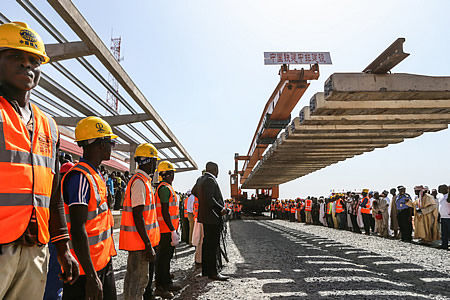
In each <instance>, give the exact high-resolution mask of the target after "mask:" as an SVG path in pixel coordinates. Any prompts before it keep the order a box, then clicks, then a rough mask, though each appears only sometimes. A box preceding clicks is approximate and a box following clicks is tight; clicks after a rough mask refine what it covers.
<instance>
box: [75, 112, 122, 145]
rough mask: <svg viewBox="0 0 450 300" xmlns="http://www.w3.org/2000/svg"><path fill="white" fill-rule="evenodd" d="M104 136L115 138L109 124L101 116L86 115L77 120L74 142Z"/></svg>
mask: <svg viewBox="0 0 450 300" xmlns="http://www.w3.org/2000/svg"><path fill="white" fill-rule="evenodd" d="M105 137H110V138H111V139H115V138H117V135H115V134H113V132H112V130H111V126H109V124H108V123H107V122H106V121H105V120H103V119H102V118H99V117H87V118H84V119H83V120H81V121H80V122H78V124H77V127H75V142H81V141H86V140H90V139H98V138H105Z"/></svg>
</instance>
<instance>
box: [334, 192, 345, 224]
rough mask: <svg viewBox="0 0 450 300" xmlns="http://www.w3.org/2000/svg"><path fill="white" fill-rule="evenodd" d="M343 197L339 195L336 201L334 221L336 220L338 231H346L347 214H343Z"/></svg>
mask: <svg viewBox="0 0 450 300" xmlns="http://www.w3.org/2000/svg"><path fill="white" fill-rule="evenodd" d="M343 197H344V195H342V194H339V195H338V196H337V198H338V199H337V200H336V219H337V220H338V224H339V229H347V213H346V212H345V203H344V200H342V198H343Z"/></svg>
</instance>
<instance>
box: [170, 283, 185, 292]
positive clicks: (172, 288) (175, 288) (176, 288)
mask: <svg viewBox="0 0 450 300" xmlns="http://www.w3.org/2000/svg"><path fill="white" fill-rule="evenodd" d="M181 288H182V287H181V285H179V284H176V283H171V284H169V285H168V286H167V290H168V291H169V292H177V291H179V290H181Z"/></svg>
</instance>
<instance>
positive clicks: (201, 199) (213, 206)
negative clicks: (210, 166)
mask: <svg viewBox="0 0 450 300" xmlns="http://www.w3.org/2000/svg"><path fill="white" fill-rule="evenodd" d="M192 194H194V196H195V197H197V198H198V222H199V223H203V224H219V223H220V222H222V216H221V214H220V212H221V211H222V210H223V208H224V202H223V197H222V193H221V192H220V188H219V184H218V183H217V181H216V179H215V178H214V176H213V175H211V174H209V173H205V174H204V175H202V176H201V177H200V178H198V179H197V182H196V183H195V186H194V187H193V188H192Z"/></svg>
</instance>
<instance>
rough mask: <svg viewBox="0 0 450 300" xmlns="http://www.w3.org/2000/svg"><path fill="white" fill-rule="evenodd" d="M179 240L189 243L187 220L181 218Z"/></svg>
mask: <svg viewBox="0 0 450 300" xmlns="http://www.w3.org/2000/svg"><path fill="white" fill-rule="evenodd" d="M181 240H182V241H183V242H185V243H189V219H188V218H184V217H183V218H181Z"/></svg>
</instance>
